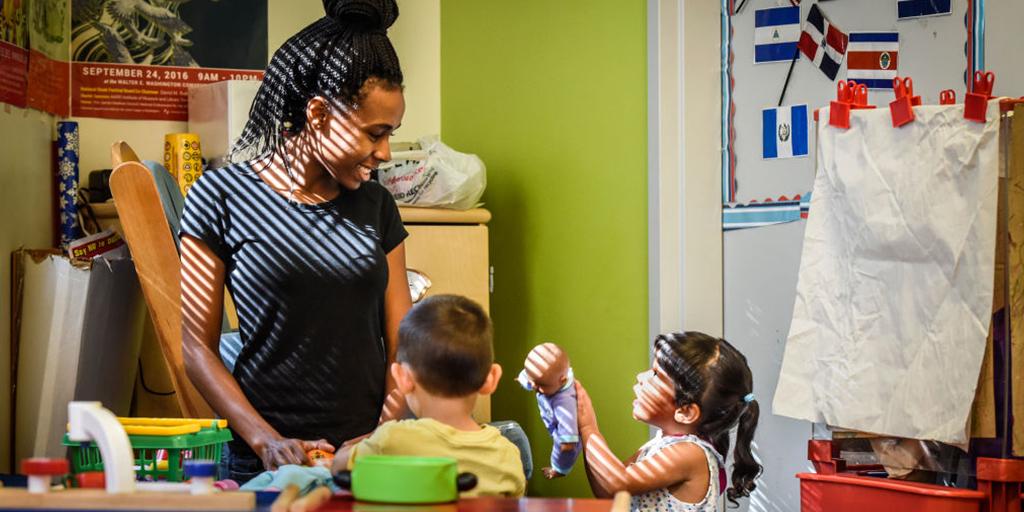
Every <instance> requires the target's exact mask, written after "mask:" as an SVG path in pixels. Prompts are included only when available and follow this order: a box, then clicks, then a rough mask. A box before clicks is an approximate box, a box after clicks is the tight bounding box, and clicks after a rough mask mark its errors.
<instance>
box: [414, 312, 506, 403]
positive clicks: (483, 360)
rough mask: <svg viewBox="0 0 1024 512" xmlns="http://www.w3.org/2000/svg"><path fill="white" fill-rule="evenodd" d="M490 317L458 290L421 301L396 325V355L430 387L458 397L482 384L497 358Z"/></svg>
mask: <svg viewBox="0 0 1024 512" xmlns="http://www.w3.org/2000/svg"><path fill="white" fill-rule="evenodd" d="M492 336H493V334H492V329H491V319H490V318H489V317H488V316H487V313H486V312H484V309H483V308H482V307H480V305H479V304H477V303H476V302H473V301H472V300H470V299H467V298H466V297H462V296H459V295H434V296H432V297H428V298H426V299H424V300H423V301H421V302H419V303H418V304H416V305H415V306H413V308H412V309H411V310H409V313H408V314H406V315H405V318H403V319H402V323H401V325H399V327H398V353H397V355H396V359H397V360H398V362H400V363H405V364H408V365H409V367H410V368H411V369H412V371H413V373H415V375H416V382H417V383H418V384H419V385H420V386H423V388H424V389H426V390H427V391H428V392H430V393H432V394H435V395H440V396H443V397H448V398H454V397H462V396H468V395H472V394H474V393H476V392H477V390H479V389H480V387H481V386H483V385H484V381H485V380H486V379H487V374H488V372H490V370H491V364H493V363H494V349H493V347H492V341H491V340H492Z"/></svg>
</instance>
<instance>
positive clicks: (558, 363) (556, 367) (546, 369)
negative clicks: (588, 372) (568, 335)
mask: <svg viewBox="0 0 1024 512" xmlns="http://www.w3.org/2000/svg"><path fill="white" fill-rule="evenodd" d="M523 366H525V367H526V376H527V377H529V378H530V383H531V384H532V385H533V389H535V390H537V392H538V393H541V394H544V395H551V394H554V393H555V392H557V391H558V390H559V389H562V386H564V385H565V383H566V382H567V381H568V378H569V356H568V355H567V354H566V353H565V351H563V350H562V349H561V348H559V347H558V346H557V345H555V344H554V343H544V344H543V345H538V346H537V347H535V348H534V349H533V350H531V351H530V355H528V356H527V357H526V362H525V363H524V365H523Z"/></svg>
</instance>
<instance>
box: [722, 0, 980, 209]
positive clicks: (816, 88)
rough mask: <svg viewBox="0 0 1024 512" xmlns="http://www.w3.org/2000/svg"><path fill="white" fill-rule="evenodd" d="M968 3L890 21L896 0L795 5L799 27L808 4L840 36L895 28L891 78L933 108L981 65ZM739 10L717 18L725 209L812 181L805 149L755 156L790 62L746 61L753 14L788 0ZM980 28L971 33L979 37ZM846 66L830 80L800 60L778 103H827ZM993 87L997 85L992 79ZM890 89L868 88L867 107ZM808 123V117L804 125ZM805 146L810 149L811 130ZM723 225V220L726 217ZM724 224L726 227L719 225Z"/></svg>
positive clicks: (728, 3)
mask: <svg viewBox="0 0 1024 512" xmlns="http://www.w3.org/2000/svg"><path fill="white" fill-rule="evenodd" d="M975 1H976V0H954V1H953V2H952V5H951V11H952V12H951V14H949V15H944V16H931V17H922V18H914V19H911V20H900V21H897V5H896V4H897V0H819V1H818V2H814V1H812V0H803V2H801V3H800V21H801V23H802V24H803V23H804V22H805V20H806V18H807V15H808V12H809V11H810V8H811V6H812V5H814V4H817V5H818V7H819V8H820V10H821V11H822V12H823V13H824V14H825V16H826V17H827V18H828V19H829V20H830V22H831V23H832V24H834V25H835V26H837V27H838V28H839V29H840V30H842V31H843V32H845V33H847V34H849V33H851V32H869V31H895V32H898V34H899V60H898V63H897V64H898V74H899V76H910V77H912V78H913V81H914V92H915V94H917V95H920V96H922V99H923V100H924V102H925V103H938V94H939V91H941V90H943V89H953V90H955V91H957V92H958V97H960V98H962V97H963V92H964V88H965V86H964V84H965V81H964V76H965V72H967V70H968V69H969V68H971V67H972V66H975V65H978V64H981V62H979V61H980V59H975V58H973V57H972V55H971V54H972V53H973V52H974V51H975V50H979V51H980V50H981V47H982V45H978V44H976V43H977V42H976V41H975V39H974V34H975V31H974V30H973V28H974V27H973V23H970V21H971V19H972V18H973V17H975V16H977V15H978V14H979V13H978V12H977V10H976V9H973V8H972V6H973V4H974V3H975ZM741 2H742V0H724V2H723V13H729V12H732V11H735V9H736V8H737V7H738V6H739V4H740V3H741ZM742 4H743V5H742V10H740V11H739V12H735V13H734V14H732V15H724V16H723V33H724V34H725V35H726V36H727V37H723V44H722V48H723V60H724V64H725V65H723V74H724V75H725V80H724V81H723V83H724V84H725V85H726V87H724V88H723V100H724V101H723V126H724V127H725V129H724V130H723V132H724V135H723V147H724V148H726V149H725V150H724V151H723V160H722V161H723V165H722V168H723V177H722V178H723V179H722V181H723V191H722V200H723V203H724V204H727V205H737V204H739V205H746V204H749V203H750V202H751V201H758V202H760V203H764V202H765V200H766V199H772V200H778V199H779V198H781V197H784V198H786V199H793V198H794V197H795V196H797V195H800V196H801V197H803V196H805V195H806V194H807V192H808V191H809V190H810V189H811V185H812V183H813V179H814V154H813V149H812V151H811V152H810V153H809V155H808V156H806V157H803V158H784V159H775V160H766V159H763V158H762V109H764V108H769V107H776V106H778V104H779V99H780V95H781V92H782V89H783V84H784V83H785V82H786V76H787V73H788V71H789V69H790V62H788V61H784V62H772V63H761V64H755V63H754V47H755V44H754V30H755V21H754V18H755V11H757V10H761V9H767V8H771V7H777V6H779V5H790V3H789V2H788V1H784V2H782V3H779V2H777V1H775V0H746V2H742ZM982 32H983V31H978V34H979V36H980V35H981V33H982ZM846 77H847V62H846V60H845V59H844V60H843V62H842V63H841V65H840V68H839V73H838V76H837V78H836V81H833V80H831V79H829V78H828V77H827V76H826V75H825V74H824V73H823V72H822V71H820V70H819V69H818V68H817V67H816V66H814V64H813V63H812V62H810V61H809V60H808V59H807V58H806V57H804V56H803V55H800V56H799V57H798V58H797V60H796V62H795V64H794V65H793V70H792V75H791V77H790V80H789V85H788V88H787V90H786V94H785V98H784V101H783V103H782V105H784V106H786V105H807V110H808V112H812V111H813V110H816V109H818V108H820V107H823V106H827V105H828V102H829V101H830V100H833V99H835V97H836V83H837V82H838V80H842V79H846ZM997 83H998V81H997ZM893 99H894V96H893V94H892V92H891V91H883V90H871V91H870V96H869V102H870V103H871V104H874V105H878V106H879V107H880V108H886V107H887V106H888V104H889V102H890V101H892V100H893ZM809 123H811V124H812V125H813V120H811V121H809ZM809 133H810V135H809V140H808V147H810V148H814V144H815V140H814V129H813V128H812V129H810V130H809ZM727 222H728V219H727ZM729 227H730V226H729V225H728V224H727V225H726V228H729Z"/></svg>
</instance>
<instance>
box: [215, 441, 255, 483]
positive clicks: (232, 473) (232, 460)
mask: <svg viewBox="0 0 1024 512" xmlns="http://www.w3.org/2000/svg"><path fill="white" fill-rule="evenodd" d="M229 445H230V443H224V445H223V447H222V448H221V451H220V454H221V455H220V471H219V474H220V478H221V479H230V480H234V481H236V482H238V485H242V484H244V483H246V482H248V481H249V480H252V479H253V478H256V476H257V475H259V474H261V473H263V472H264V471H265V469H264V467H263V461H262V460H260V458H259V457H257V456H256V455H247V454H239V453H231V448H229Z"/></svg>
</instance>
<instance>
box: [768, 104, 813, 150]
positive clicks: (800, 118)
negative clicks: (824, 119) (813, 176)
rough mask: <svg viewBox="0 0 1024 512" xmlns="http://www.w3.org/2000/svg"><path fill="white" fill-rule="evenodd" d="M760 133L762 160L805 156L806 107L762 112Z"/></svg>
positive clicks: (798, 106)
mask: <svg viewBox="0 0 1024 512" xmlns="http://www.w3.org/2000/svg"><path fill="white" fill-rule="evenodd" d="M761 131H762V135H761V138H762V142H763V143H762V146H761V147H762V150H761V157H762V158H765V159H770V158H795V157H801V156H807V105H792V106H789V107H778V108H766V109H764V110H762V111H761Z"/></svg>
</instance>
